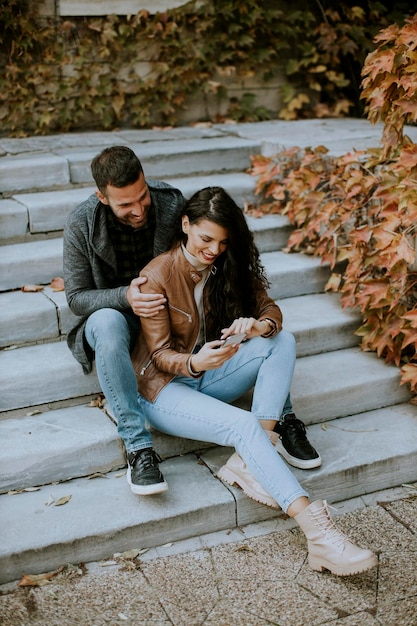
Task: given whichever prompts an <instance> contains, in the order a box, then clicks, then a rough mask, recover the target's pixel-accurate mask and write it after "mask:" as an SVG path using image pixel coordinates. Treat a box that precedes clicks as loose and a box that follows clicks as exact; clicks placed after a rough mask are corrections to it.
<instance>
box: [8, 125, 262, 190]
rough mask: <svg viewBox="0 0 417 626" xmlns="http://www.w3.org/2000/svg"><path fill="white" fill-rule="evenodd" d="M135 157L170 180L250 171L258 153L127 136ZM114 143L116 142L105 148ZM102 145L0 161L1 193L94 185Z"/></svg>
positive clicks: (244, 147) (230, 143)
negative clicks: (93, 163)
mask: <svg viewBox="0 0 417 626" xmlns="http://www.w3.org/2000/svg"><path fill="white" fill-rule="evenodd" d="M124 143H125V145H129V147H130V148H131V149H132V150H133V151H134V152H135V153H136V154H137V155H138V156H139V158H140V160H141V163H142V166H143V169H144V172H145V176H148V175H149V176H152V178H164V179H166V178H174V177H178V176H183V175H184V172H186V173H187V175H188V176H191V175H195V174H209V173H212V172H219V173H221V172H235V171H244V170H246V169H247V168H248V167H249V166H250V156H251V155H252V154H259V152H260V150H261V143H260V142H259V141H258V140H252V139H246V138H244V137H237V136H234V135H231V134H229V135H228V136H223V134H220V135H219V136H217V137H212V138H200V137H198V138H191V139H176V140H175V141H165V140H158V139H157V140H155V141H149V142H147V143H144V142H138V141H137V140H136V141H135V137H134V136H133V135H131V137H130V138H129V140H127V141H125V142H124ZM112 144H114V140H113V141H111V142H110V143H109V144H107V145H112ZM102 148H103V146H93V145H91V146H84V145H83V146H82V147H71V146H68V147H66V146H65V147H54V148H53V149H52V150H51V152H39V153H37V152H28V153H23V154H18V155H14V156H10V155H5V156H2V157H0V193H3V194H4V196H10V195H11V194H13V193H15V192H16V193H17V192H25V191H32V190H44V191H47V190H49V189H50V188H67V187H69V186H70V185H86V184H94V181H93V178H92V175H91V169H90V164H91V160H92V159H93V157H94V156H96V154H97V153H98V152H99V151H100V150H101V149H102Z"/></svg>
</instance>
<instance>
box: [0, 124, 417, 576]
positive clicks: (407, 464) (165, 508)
mask: <svg viewBox="0 0 417 626" xmlns="http://www.w3.org/2000/svg"><path fill="white" fill-rule="evenodd" d="M415 130H416V131H417V129H415ZM380 132H381V129H380V128H378V127H373V126H371V125H370V124H368V123H367V122H366V121H364V120H332V121H330V120H311V121H306V122H263V123H258V124H240V125H215V126H212V127H209V128H177V129H172V130H154V131H120V132H113V133H93V134H68V135H57V136H51V137H32V138H28V139H6V138H4V139H0V192H1V194H2V199H0V237H1V244H2V245H1V246H0V268H1V271H0V291H1V293H0V347H1V348H3V349H2V351H1V353H0V389H1V394H0V395H1V397H0V411H1V416H0V417H1V420H0V452H1V453H0V493H1V494H2V495H0V529H1V530H0V533H1V542H0V544H1V545H0V582H6V581H10V580H14V579H17V578H19V577H20V576H21V575H22V574H23V573H39V572H44V571H47V570H52V569H54V568H56V567H58V566H60V565H62V564H65V563H67V562H72V563H79V562H86V561H91V560H98V559H102V558H106V557H111V556H112V555H113V554H114V553H115V552H120V551H123V550H126V549H129V548H133V547H138V548H146V547H151V546H157V545H162V544H165V543H167V542H171V541H174V540H177V539H184V538H187V537H192V536H196V535H199V534H201V533H207V532H212V531H216V530H222V529H227V528H232V527H236V526H240V525H243V524H247V523H250V522H254V521H258V520H264V519H268V518H271V517H276V516H280V515H282V513H280V512H279V511H278V512H277V511H276V510H272V509H270V508H268V507H265V506H262V505H258V504H256V503H255V502H253V501H252V500H250V499H248V498H247V497H246V496H244V495H243V493H242V492H241V491H240V490H239V489H236V488H232V487H230V486H228V485H225V484H223V483H222V482H221V481H220V480H218V479H217V478H216V476H215V472H216V470H217V469H218V468H219V467H220V466H221V465H222V464H223V463H224V462H225V460H226V459H227V457H228V455H229V454H230V453H231V450H230V449H224V448H218V447H210V446H207V444H202V443H201V442H196V441H187V440H182V439H178V438H174V437H168V436H165V435H163V434H161V433H158V432H155V433H154V442H155V447H156V449H157V451H158V452H159V454H161V456H162V457H163V458H164V459H165V460H164V463H163V465H162V469H163V472H164V475H165V476H166V478H167V480H168V482H169V487H170V488H169V491H168V492H167V493H166V494H163V495H161V496H154V497H148V498H140V497H136V496H134V495H133V494H132V493H131V491H130V489H129V488H128V485H127V483H126V480H125V477H124V468H125V456H124V450H123V447H122V445H121V442H120V440H119V438H118V436H117V429H116V426H115V424H114V420H113V419H112V417H111V415H109V414H108V413H107V412H106V411H105V408H104V410H103V409H102V408H100V407H98V406H88V405H89V402H90V400H91V399H94V398H96V397H97V395H98V394H99V392H100V387H99V384H98V381H97V377H96V375H95V373H94V372H93V373H92V374H90V375H88V376H84V375H83V374H82V371H81V367H80V366H79V365H78V363H77V362H76V361H75V360H74V359H73V357H72V355H71V354H70V352H69V350H68V348H67V346H66V343H65V334H66V331H67V329H68V325H69V323H70V320H71V315H72V314H71V312H70V311H69V310H68V307H67V304H66V301H65V294H64V293H63V292H54V291H53V290H52V289H51V288H49V287H45V289H44V290H43V291H41V292H37V293H23V292H22V291H21V290H20V287H21V286H22V285H28V284H42V285H48V284H49V283H50V282H51V280H52V279H53V278H54V277H56V276H62V228H63V224H64V220H65V216H66V215H67V213H68V212H69V211H70V210H71V208H72V207H74V206H75V205H77V204H78V203H79V202H81V201H82V200H83V199H84V198H86V197H87V196H88V195H89V194H90V193H91V192H92V191H93V190H94V187H93V183H92V180H91V175H90V170H89V163H90V160H91V158H92V157H93V156H94V155H95V154H96V153H97V152H99V151H100V150H101V149H102V148H103V147H104V146H107V145H111V144H126V145H129V146H131V147H132V148H133V149H134V150H136V151H137V153H138V155H139V156H140V158H141V160H142V163H143V165H144V169H145V174H146V175H147V177H148V178H151V177H154V178H162V179H164V180H167V181H169V182H171V183H172V184H173V185H175V186H178V187H179V188H180V189H181V190H182V191H183V193H184V195H186V196H189V195H190V194H191V193H193V192H194V191H195V190H197V189H199V188H201V187H203V186H206V185H209V184H219V185H222V186H224V187H225V188H226V189H227V190H228V191H229V192H230V193H231V194H232V195H233V196H234V197H235V198H236V199H237V201H238V202H240V203H241V204H242V203H243V202H244V201H251V200H252V199H253V191H254V185H255V180H254V178H252V177H251V176H249V175H248V174H247V173H245V170H246V169H247V167H248V166H249V164H250V159H249V157H250V155H251V154H256V153H260V152H262V153H264V154H272V153H273V152H276V151H277V150H279V149H280V148H283V147H287V146H290V145H302V146H305V145H313V146H314V145H318V144H325V145H327V146H328V147H330V148H331V150H332V151H333V152H334V153H335V154H337V153H344V152H346V151H348V150H350V149H352V148H364V147H366V146H376V145H378V142H379V137H380ZM248 221H249V224H250V227H251V229H252V230H253V231H254V233H255V237H256V241H257V244H258V246H259V248H260V250H261V251H262V260H263V262H264V264H265V267H266V268H267V271H268V275H269V278H270V281H271V290H270V292H271V295H272V296H273V297H274V298H276V299H277V300H278V301H279V304H280V306H281V308H282V310H283V313H284V320H285V327H286V328H287V329H289V330H290V331H292V332H293V333H294V334H295V336H296V339H297V350H298V360H297V365H296V372H295V377H294V382H293V388H292V398H293V403H294V407H295V410H296V413H297V415H298V416H299V417H300V418H301V419H302V420H303V421H304V422H305V423H306V424H307V425H309V438H310V439H311V441H312V442H313V443H314V444H315V446H316V447H317V448H318V449H319V450H320V453H321V455H322V458H323V466H322V467H321V468H319V469H318V470H312V471H301V470H294V471H295V473H296V475H297V477H298V478H299V480H300V481H301V482H302V484H303V485H304V486H305V487H306V488H307V489H308V490H309V492H310V493H311V495H312V496H313V497H315V496H320V497H325V498H328V499H329V500H330V501H332V502H335V501H338V500H342V499H346V498H350V497H354V496H360V495H363V494H365V493H369V492H372V491H376V490H380V489H384V488H389V487H394V486H398V485H400V484H402V483H404V482H411V481H415V480H417V408H416V407H415V406H412V405H410V404H409V403H408V400H409V393H408V390H407V389H406V388H405V387H403V386H400V385H399V372H398V370H397V368H395V367H391V366H387V365H386V364H384V362H383V361H381V360H380V359H378V358H377V357H376V356H375V355H374V354H370V353H363V352H361V351H360V349H359V348H358V345H357V344H358V340H357V337H356V336H355V335H354V330H355V329H356V328H357V327H358V326H359V324H360V318H359V316H358V314H357V313H356V312H352V311H342V310H341V308H340V304H339V300H338V297H337V296H336V295H334V294H325V293H323V287H324V285H325V283H326V280H327V278H328V276H329V268H328V267H326V266H324V265H321V263H320V261H319V260H318V259H315V258H312V257H308V256H303V255H298V254H292V255H286V254H284V253H283V252H282V251H281V248H282V247H283V246H284V245H285V244H286V241H287V239H288V234H289V232H290V226H289V224H288V222H287V220H286V219H285V218H283V217H281V216H278V215H269V216H265V217H263V218H260V219H255V218H248ZM248 401H249V398H242V400H241V403H242V405H243V406H246V407H247V406H248ZM68 497H69V499H68V501H66V503H65V504H62V505H60V499H61V498H64V502H65V500H66V499H67V498H68Z"/></svg>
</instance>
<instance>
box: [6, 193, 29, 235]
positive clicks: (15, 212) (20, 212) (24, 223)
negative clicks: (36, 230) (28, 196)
mask: <svg viewBox="0 0 417 626" xmlns="http://www.w3.org/2000/svg"><path fill="white" fill-rule="evenodd" d="M27 230H28V212H27V209H26V207H24V206H22V205H21V204H19V202H16V201H15V200H9V199H8V200H0V240H2V241H6V240H8V239H13V238H15V237H16V238H18V237H24V236H25V235H26V233H27Z"/></svg>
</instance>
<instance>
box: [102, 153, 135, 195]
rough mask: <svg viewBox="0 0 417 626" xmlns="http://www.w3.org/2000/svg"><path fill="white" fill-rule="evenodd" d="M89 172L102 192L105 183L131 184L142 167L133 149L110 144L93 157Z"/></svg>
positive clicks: (116, 184)
mask: <svg viewBox="0 0 417 626" xmlns="http://www.w3.org/2000/svg"><path fill="white" fill-rule="evenodd" d="M91 172H92V174H93V178H94V180H95V182H96V185H97V188H98V189H99V190H100V191H101V193H103V194H104V192H105V191H106V187H107V185H112V187H126V186H127V185H133V183H135V182H136V181H137V180H138V179H139V177H140V175H141V174H142V173H143V168H142V164H141V162H140V161H139V159H138V157H137V156H136V154H135V153H134V152H133V150H131V149H130V148H128V147H127V146H111V147H110V148H105V149H104V150H103V151H102V152H100V154H97V156H95V157H94V159H93V160H92V161H91Z"/></svg>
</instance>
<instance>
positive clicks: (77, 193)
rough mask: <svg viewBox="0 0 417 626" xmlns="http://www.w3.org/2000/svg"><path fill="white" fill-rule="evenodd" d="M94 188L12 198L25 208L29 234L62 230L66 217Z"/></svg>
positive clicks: (19, 195) (26, 194)
mask: <svg viewBox="0 0 417 626" xmlns="http://www.w3.org/2000/svg"><path fill="white" fill-rule="evenodd" d="M94 191H95V187H86V188H82V189H66V190H65V191H43V192H37V193H22V194H15V195H14V196H13V197H14V198H15V200H17V201H18V202H20V203H21V204H22V205H23V206H24V207H26V209H27V212H28V214H29V228H30V232H31V233H46V232H51V231H55V230H63V228H64V224H65V220H66V217H67V215H68V214H69V213H70V212H71V211H72V209H74V208H75V207H76V206H78V204H80V203H81V202H83V201H84V200H86V199H87V198H88V197H89V196H90V195H91V194H92V193H94Z"/></svg>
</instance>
